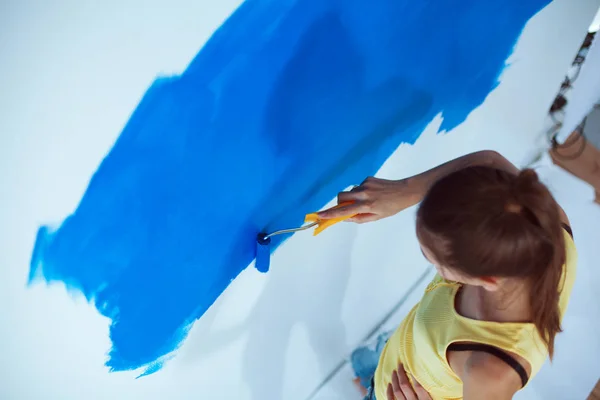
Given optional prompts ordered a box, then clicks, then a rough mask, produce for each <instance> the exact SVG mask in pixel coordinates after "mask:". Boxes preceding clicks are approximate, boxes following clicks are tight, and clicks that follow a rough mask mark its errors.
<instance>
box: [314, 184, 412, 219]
mask: <svg viewBox="0 0 600 400" xmlns="http://www.w3.org/2000/svg"><path fill="white" fill-rule="evenodd" d="M409 186H410V185H409V184H408V181H407V180H399V181H390V180H386V179H378V178H372V177H371V178H367V179H366V180H365V181H364V182H363V183H362V184H361V185H360V186H356V187H355V188H354V189H352V190H350V191H349V192H342V193H340V194H339V195H338V204H340V203H344V202H350V203H352V204H349V205H346V206H343V207H339V208H336V209H329V210H325V211H321V212H320V213H318V215H319V218H322V219H330V218H338V217H343V216H346V215H352V214H356V215H355V216H354V217H352V218H350V219H348V220H347V221H352V222H356V223H364V222H372V221H377V220H379V219H382V218H386V217H390V216H392V215H394V214H397V213H398V212H400V211H402V210H404V209H405V208H408V207H410V206H413V205H415V204H417V203H418V202H419V201H420V197H419V194H418V193H416V191H415V190H411V189H410V188H409Z"/></svg>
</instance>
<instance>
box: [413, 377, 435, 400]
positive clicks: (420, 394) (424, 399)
mask: <svg viewBox="0 0 600 400" xmlns="http://www.w3.org/2000/svg"><path fill="white" fill-rule="evenodd" d="M412 378H413V379H412V380H413V383H414V388H415V393H416V394H417V399H418V400H432V399H431V396H430V395H429V393H427V390H425V389H424V388H423V386H421V384H420V383H419V382H418V381H417V380H416V379H415V377H414V376H413V377H412Z"/></svg>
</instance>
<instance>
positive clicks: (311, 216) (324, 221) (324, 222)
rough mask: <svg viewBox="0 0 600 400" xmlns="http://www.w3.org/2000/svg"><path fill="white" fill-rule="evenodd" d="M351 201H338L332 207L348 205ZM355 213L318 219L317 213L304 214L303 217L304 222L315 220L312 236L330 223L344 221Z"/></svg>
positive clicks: (330, 224)
mask: <svg viewBox="0 0 600 400" xmlns="http://www.w3.org/2000/svg"><path fill="white" fill-rule="evenodd" d="M352 203H353V202H352V201H349V202H344V203H340V204H338V205H337V206H335V207H333V209H336V208H340V207H344V206H348V205H350V204H352ZM355 215H356V214H350V215H344V216H343V217H337V218H331V219H320V218H319V215H318V214H317V213H311V214H306V217H304V222H317V223H318V225H317V227H316V228H315V231H314V232H313V236H317V235H318V234H319V233H321V232H323V231H324V230H325V229H327V228H329V227H330V226H332V225H335V224H337V223H338V222H342V221H345V220H347V219H349V218H352V217H354V216H355Z"/></svg>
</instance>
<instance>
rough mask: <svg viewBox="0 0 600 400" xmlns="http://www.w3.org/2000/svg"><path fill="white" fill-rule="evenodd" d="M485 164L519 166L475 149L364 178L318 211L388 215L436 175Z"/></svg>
mask: <svg viewBox="0 0 600 400" xmlns="http://www.w3.org/2000/svg"><path fill="white" fill-rule="evenodd" d="M472 166H487V167H491V168H496V169H499V170H502V171H506V172H508V173H511V174H514V175H518V174H519V172H520V170H519V168H517V167H516V166H515V165H513V164H512V163H511V162H510V161H508V160H507V159H506V158H504V157H503V156H502V155H501V154H500V153H498V152H496V151H492V150H484V151H478V152H475V153H470V154H467V155H464V156H462V157H458V158H455V159H454V160H451V161H448V162H446V163H444V164H441V165H439V166H437V167H434V168H431V169H429V170H427V171H425V172H422V173H420V174H418V175H414V176H411V177H409V178H404V179H400V180H387V179H379V178H373V177H370V178H367V179H366V180H365V181H364V182H363V183H362V184H361V185H360V186H357V187H355V188H354V189H352V190H351V191H349V192H342V193H340V194H339V195H338V203H343V202H350V203H352V204H349V205H347V206H344V207H339V208H336V209H329V210H325V211H322V212H320V213H319V217H320V218H323V219H327V218H336V217H342V216H345V215H348V214H356V216H355V217H353V218H350V219H349V220H348V221H350V222H356V223H359V224H360V223H365V222H373V221H377V220H380V219H382V218H386V217H390V216H392V215H395V214H397V213H399V212H400V211H402V210H405V209H407V208H409V207H411V206H414V205H416V204H418V203H419V202H421V200H422V199H423V197H424V196H425V194H426V193H427V191H428V190H429V188H430V187H431V186H432V185H433V184H434V183H435V182H436V181H437V180H439V179H441V178H443V177H444V176H446V175H448V174H451V173H453V172H456V171H459V170H461V169H463V168H467V167H472ZM560 211H561V221H562V222H564V223H566V224H569V220H568V219H567V216H566V214H565V213H564V211H563V210H562V208H561V209H560Z"/></svg>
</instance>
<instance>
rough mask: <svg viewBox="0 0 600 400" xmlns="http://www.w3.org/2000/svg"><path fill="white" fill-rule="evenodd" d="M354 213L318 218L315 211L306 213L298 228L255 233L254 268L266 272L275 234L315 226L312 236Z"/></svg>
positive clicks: (346, 203) (299, 230) (340, 205)
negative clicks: (302, 223) (302, 222)
mask: <svg viewBox="0 0 600 400" xmlns="http://www.w3.org/2000/svg"><path fill="white" fill-rule="evenodd" d="M352 203H353V202H345V203H340V204H338V205H337V206H335V207H333V209H336V208H340V207H344V206H347V205H350V204H352ZM355 215H356V214H351V215H345V216H343V217H337V218H330V219H320V218H319V215H318V214H317V213H311V214H306V217H305V218H304V223H305V224H306V225H302V226H301V227H299V228H292V229H282V230H279V231H275V232H272V233H265V232H261V233H259V234H258V235H256V263H255V266H256V269H257V270H259V271H260V272H268V271H269V265H270V263H271V238H272V237H273V236H277V235H283V234H286V233H295V232H301V231H305V230H308V229H310V228H313V227H315V226H316V228H315V230H314V232H313V236H317V235H318V234H319V233H321V232H323V231H324V230H325V229H327V228H329V227H330V226H332V225H335V224H337V223H338V222H342V221H345V220H347V219H350V218H352V217H354V216H355Z"/></svg>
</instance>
